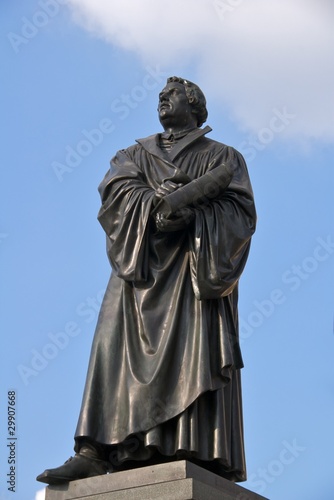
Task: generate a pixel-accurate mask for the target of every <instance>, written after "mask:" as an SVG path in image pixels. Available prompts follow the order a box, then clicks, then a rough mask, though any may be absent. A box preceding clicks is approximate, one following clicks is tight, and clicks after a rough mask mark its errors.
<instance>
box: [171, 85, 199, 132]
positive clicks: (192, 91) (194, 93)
mask: <svg viewBox="0 0 334 500" xmlns="http://www.w3.org/2000/svg"><path fill="white" fill-rule="evenodd" d="M171 82H177V83H181V84H182V85H183V86H184V88H185V91H186V96H187V98H188V102H189V104H190V105H191V107H192V110H193V113H194V114H196V115H197V126H198V127H200V126H201V125H203V123H204V122H206V119H207V117H208V111H207V109H206V99H205V96H204V94H203V92H202V91H201V89H200V88H199V87H198V85H196V84H195V83H193V82H190V81H189V80H185V79H184V78H181V77H180V76H171V77H169V78H167V83H171Z"/></svg>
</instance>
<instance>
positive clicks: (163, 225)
mask: <svg viewBox="0 0 334 500" xmlns="http://www.w3.org/2000/svg"><path fill="white" fill-rule="evenodd" d="M194 217H195V212H194V211H193V210H192V209H191V208H182V210H178V211H177V212H176V213H175V214H174V215H172V216H170V217H168V218H167V217H166V216H165V215H164V214H162V213H161V212H157V213H156V215H155V217H154V220H155V225H156V228H157V230H158V231H160V232H161V233H171V232H173V231H181V230H182V229H185V228H186V227H187V226H188V225H189V224H190V223H191V221H192V220H193V219H194Z"/></svg>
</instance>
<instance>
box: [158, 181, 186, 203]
mask: <svg viewBox="0 0 334 500" xmlns="http://www.w3.org/2000/svg"><path fill="white" fill-rule="evenodd" d="M182 186H183V184H181V183H176V182H172V181H170V180H167V181H164V182H163V183H162V184H161V186H160V187H159V188H158V189H157V190H156V192H155V197H154V198H155V201H156V202H154V203H155V204H157V203H158V202H159V201H160V200H161V199H162V198H163V197H164V196H167V195H169V194H171V193H174V191H176V190H177V189H179V188H180V187H182Z"/></svg>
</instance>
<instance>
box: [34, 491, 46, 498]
mask: <svg viewBox="0 0 334 500" xmlns="http://www.w3.org/2000/svg"><path fill="white" fill-rule="evenodd" d="M35 500H45V488H43V489H42V490H38V491H36V495H35Z"/></svg>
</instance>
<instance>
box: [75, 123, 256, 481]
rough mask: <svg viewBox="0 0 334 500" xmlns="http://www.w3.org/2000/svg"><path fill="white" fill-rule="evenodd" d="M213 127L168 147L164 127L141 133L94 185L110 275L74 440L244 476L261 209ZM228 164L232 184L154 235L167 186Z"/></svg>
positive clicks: (237, 158)
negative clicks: (250, 288) (159, 197)
mask: <svg viewBox="0 0 334 500" xmlns="http://www.w3.org/2000/svg"><path fill="white" fill-rule="evenodd" d="M210 130H211V129H210V127H205V128H204V129H196V130H195V131H192V132H190V133H188V135H187V136H186V137H184V138H183V139H181V140H180V141H179V142H178V143H176V145H175V146H174V148H173V149H172V150H171V152H170V153H169V154H167V153H165V152H163V151H162V150H161V148H160V147H159V134H157V135H153V136H150V137H148V138H145V139H140V140H137V144H135V145H133V146H131V147H129V148H127V149H125V150H121V151H119V152H118V153H117V154H116V156H115V157H114V158H113V159H112V161H111V168H110V171H109V172H108V173H107V174H106V176H105V178H104V180H103V181H102V183H101V184H100V186H99V191H100V194H101V198H102V207H101V209H100V212H99V215H98V219H99V221H100V223H101V225H102V227H103V229H104V231H105V232H106V235H107V251H108V256H109V260H110V263H111V266H112V274H111V278H110V281H109V283H108V286H107V290H106V293H105V296H104V300H103V303H102V306H101V311H100V314H99V318H98V323H97V328H96V332H95V336H94V341H93V345H92V351H91V357H90V363H89V368H88V374H87V380H86V386H85V390H84V396H83V402H82V407H81V412H80V416H79V421H78V426H77V430H76V434H75V439H76V449H78V443H80V442H81V440H82V439H86V440H90V441H92V442H93V443H95V444H98V445H102V446H107V447H108V449H109V451H111V450H117V452H116V451H115V454H114V455H113V453H112V452H111V453H110V454H109V458H111V462H112V463H114V464H115V466H117V465H120V464H125V462H126V461H128V460H132V461H133V460H139V461H142V460H148V459H149V458H150V457H151V456H152V455H153V454H154V453H155V455H157V454H159V455H160V456H162V457H174V459H175V457H186V458H187V457H191V458H192V459H194V460H198V461H200V462H201V461H203V464H204V463H205V464H206V466H207V468H211V470H214V471H215V472H216V473H218V474H220V475H222V476H224V477H227V478H229V479H231V480H235V481H242V480H245V479H246V470H245V460H244V443H243V422H242V403H241V386H240V368H242V366H243V363H242V357H241V353H240V348H239V342H238V315H237V301H238V281H239V278H240V275H241V273H242V271H243V269H244V266H245V263H246V260H247V257H248V253H249V247H250V239H251V236H252V234H253V232H254V229H255V220H256V215H255V208H254V202H253V193H252V188H251V185H250V181H249V177H248V173H247V168H246V165H245V162H244V160H243V158H242V156H241V155H240V154H239V153H238V152H237V151H236V150H234V149H233V148H231V147H228V146H226V145H224V144H221V143H219V142H216V141H213V140H211V139H208V138H206V137H205V134H206V133H207V132H208V131H210ZM222 163H229V164H230V165H232V167H233V177H232V180H231V182H230V184H229V186H228V187H227V188H226V189H225V191H223V192H221V191H219V189H217V194H216V196H214V197H213V196H212V193H211V194H210V197H209V198H208V199H207V200H206V201H205V202H203V203H196V204H195V205H194V206H193V207H192V209H193V211H194V213H195V217H194V220H193V221H192V222H191V223H190V224H189V225H188V226H187V227H185V228H184V229H183V230H180V231H174V232H158V231H157V230H156V227H155V225H154V221H153V217H152V211H153V198H154V195H155V191H156V190H157V189H158V188H159V186H160V185H161V184H162V183H163V181H165V180H166V179H175V178H176V176H177V175H179V174H181V175H184V174H186V175H187V176H188V177H189V180H190V181H191V180H195V179H197V178H199V177H200V176H202V175H204V174H205V173H207V172H208V171H209V170H210V169H214V168H215V167H217V166H218V165H221V164H222ZM112 457H114V458H113V459H112ZM162 461H163V460H162ZM116 468H117V467H116Z"/></svg>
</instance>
